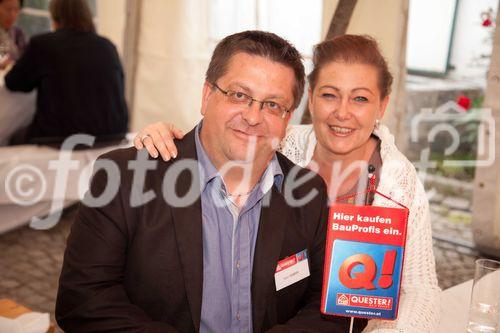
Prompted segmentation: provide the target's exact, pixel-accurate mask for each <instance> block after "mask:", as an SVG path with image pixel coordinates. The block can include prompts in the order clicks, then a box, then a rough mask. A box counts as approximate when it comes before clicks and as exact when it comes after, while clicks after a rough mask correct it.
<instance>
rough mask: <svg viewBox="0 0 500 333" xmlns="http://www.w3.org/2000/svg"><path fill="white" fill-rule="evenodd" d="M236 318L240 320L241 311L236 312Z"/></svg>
mask: <svg viewBox="0 0 500 333" xmlns="http://www.w3.org/2000/svg"><path fill="white" fill-rule="evenodd" d="M236 319H237V320H240V313H239V312H238V313H237V314H236Z"/></svg>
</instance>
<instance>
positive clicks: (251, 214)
mask: <svg viewBox="0 0 500 333" xmlns="http://www.w3.org/2000/svg"><path fill="white" fill-rule="evenodd" d="M201 126H202V123H201V122H200V123H199V124H198V126H197V127H196V131H195V132H196V133H195V142H196V153H197V155H198V162H199V163H198V168H199V172H200V186H201V211H202V232H203V297H202V306H201V323H200V332H202V333H205V332H252V327H253V325H252V295H251V289H250V288H251V285H252V265H253V256H254V250H255V243H256V240H257V231H258V230H259V219H260V211H261V207H262V199H263V197H264V195H265V194H266V193H267V192H269V191H271V189H272V186H276V188H277V189H278V191H281V187H282V183H283V171H282V170H281V167H280V165H279V163H278V159H277V158H276V155H274V156H273V158H272V160H271V162H270V163H269V165H268V167H267V168H266V170H265V171H264V174H263V175H262V177H261V178H260V181H259V182H258V183H257V185H256V186H255V187H254V189H253V190H252V192H251V193H250V195H249V197H248V199H247V201H246V203H245V205H244V206H243V207H242V209H241V210H238V209H237V207H236V205H235V204H234V203H233V202H232V201H231V200H230V199H229V198H228V196H227V194H226V189H225V186H224V181H223V179H222V178H221V175H220V174H219V172H218V170H217V169H216V168H215V166H214V165H213V164H212V162H211V161H210V159H209V157H208V155H207V154H206V152H205V150H204V149H203V146H202V144H201V141H200V137H199V131H200V129H201Z"/></svg>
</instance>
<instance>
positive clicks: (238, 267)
mask: <svg viewBox="0 0 500 333" xmlns="http://www.w3.org/2000/svg"><path fill="white" fill-rule="evenodd" d="M236 268H237V269H240V261H239V260H238V261H236Z"/></svg>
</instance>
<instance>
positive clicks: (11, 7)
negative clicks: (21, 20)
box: [0, 0, 26, 69]
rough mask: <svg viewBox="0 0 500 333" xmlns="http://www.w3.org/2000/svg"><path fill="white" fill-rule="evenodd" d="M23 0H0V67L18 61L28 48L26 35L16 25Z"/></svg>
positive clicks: (2, 67)
mask: <svg viewBox="0 0 500 333" xmlns="http://www.w3.org/2000/svg"><path fill="white" fill-rule="evenodd" d="M22 5H23V1H22V0H21V1H20V0H0V69H4V68H5V67H7V66H8V65H9V64H10V63H12V62H13V61H16V60H17V59H18V58H19V57H20V55H21V54H22V53H23V51H24V49H25V48H26V36H25V35H24V32H23V31H22V30H21V28H19V27H16V26H14V24H15V23H16V21H17V17H18V16H19V13H20V12H21V7H22Z"/></svg>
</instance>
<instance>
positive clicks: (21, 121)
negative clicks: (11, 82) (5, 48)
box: [0, 71, 36, 146]
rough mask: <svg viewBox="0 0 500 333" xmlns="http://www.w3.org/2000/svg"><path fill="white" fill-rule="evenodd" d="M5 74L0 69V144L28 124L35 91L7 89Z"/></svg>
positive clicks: (33, 104)
mask: <svg viewBox="0 0 500 333" xmlns="http://www.w3.org/2000/svg"><path fill="white" fill-rule="evenodd" d="M5 74H6V72H5V71H0V146H5V145H6V144H7V143H8V142H9V139H10V137H11V136H12V134H13V133H14V132H15V131H17V130H18V129H20V128H23V127H26V126H27V125H29V123H30V122H31V120H32V119H33V115H34V114H35V103H36V92H31V93H18V92H11V91H9V90H7V88H6V87H5V81H4V77H5Z"/></svg>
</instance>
